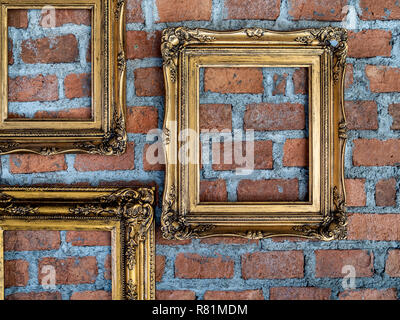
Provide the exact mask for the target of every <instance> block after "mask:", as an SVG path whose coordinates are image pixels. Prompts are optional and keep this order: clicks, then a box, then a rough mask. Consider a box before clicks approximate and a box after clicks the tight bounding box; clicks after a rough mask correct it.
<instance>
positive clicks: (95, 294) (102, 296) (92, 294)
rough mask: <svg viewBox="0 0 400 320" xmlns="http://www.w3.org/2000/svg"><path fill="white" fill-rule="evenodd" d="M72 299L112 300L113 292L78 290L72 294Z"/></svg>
mask: <svg viewBox="0 0 400 320" xmlns="http://www.w3.org/2000/svg"><path fill="white" fill-rule="evenodd" d="M71 300H111V292H109V291H104V290H98V291H78V292H74V293H72V295H71Z"/></svg>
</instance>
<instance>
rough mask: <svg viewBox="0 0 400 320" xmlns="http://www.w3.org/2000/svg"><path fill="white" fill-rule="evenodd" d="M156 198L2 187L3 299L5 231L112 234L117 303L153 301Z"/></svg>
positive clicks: (148, 193)
mask: <svg viewBox="0 0 400 320" xmlns="http://www.w3.org/2000/svg"><path fill="white" fill-rule="evenodd" d="M154 199H155V188H144V187H125V188H117V187H101V188H97V187H87V188H83V187H63V188H55V187H52V188H47V187H1V188H0V300H2V299H4V270H3V266H4V264H3V260H4V256H3V231H5V230H104V231H110V232H111V239H112V249H111V250H112V298H113V300H120V299H128V300H154V299H155V256H154V254H155V239H154V237H155V235H154Z"/></svg>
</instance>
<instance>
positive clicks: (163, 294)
mask: <svg viewBox="0 0 400 320" xmlns="http://www.w3.org/2000/svg"><path fill="white" fill-rule="evenodd" d="M156 300H196V294H195V293H194V292H193V291H191V290H157V291H156Z"/></svg>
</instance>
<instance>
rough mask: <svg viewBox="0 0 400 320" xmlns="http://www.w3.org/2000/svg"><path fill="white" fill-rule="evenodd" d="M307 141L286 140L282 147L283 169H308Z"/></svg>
mask: <svg viewBox="0 0 400 320" xmlns="http://www.w3.org/2000/svg"><path fill="white" fill-rule="evenodd" d="M308 149H309V144H308V139H287V140H286V141H285V144H284V145H283V165H284V166H285V167H308Z"/></svg>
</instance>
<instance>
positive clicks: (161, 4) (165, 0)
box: [156, 0, 212, 22]
mask: <svg viewBox="0 0 400 320" xmlns="http://www.w3.org/2000/svg"><path fill="white" fill-rule="evenodd" d="M156 5H157V9H158V16H159V20H158V21H157V22H178V21H186V20H210V18H211V9H212V0H156Z"/></svg>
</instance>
